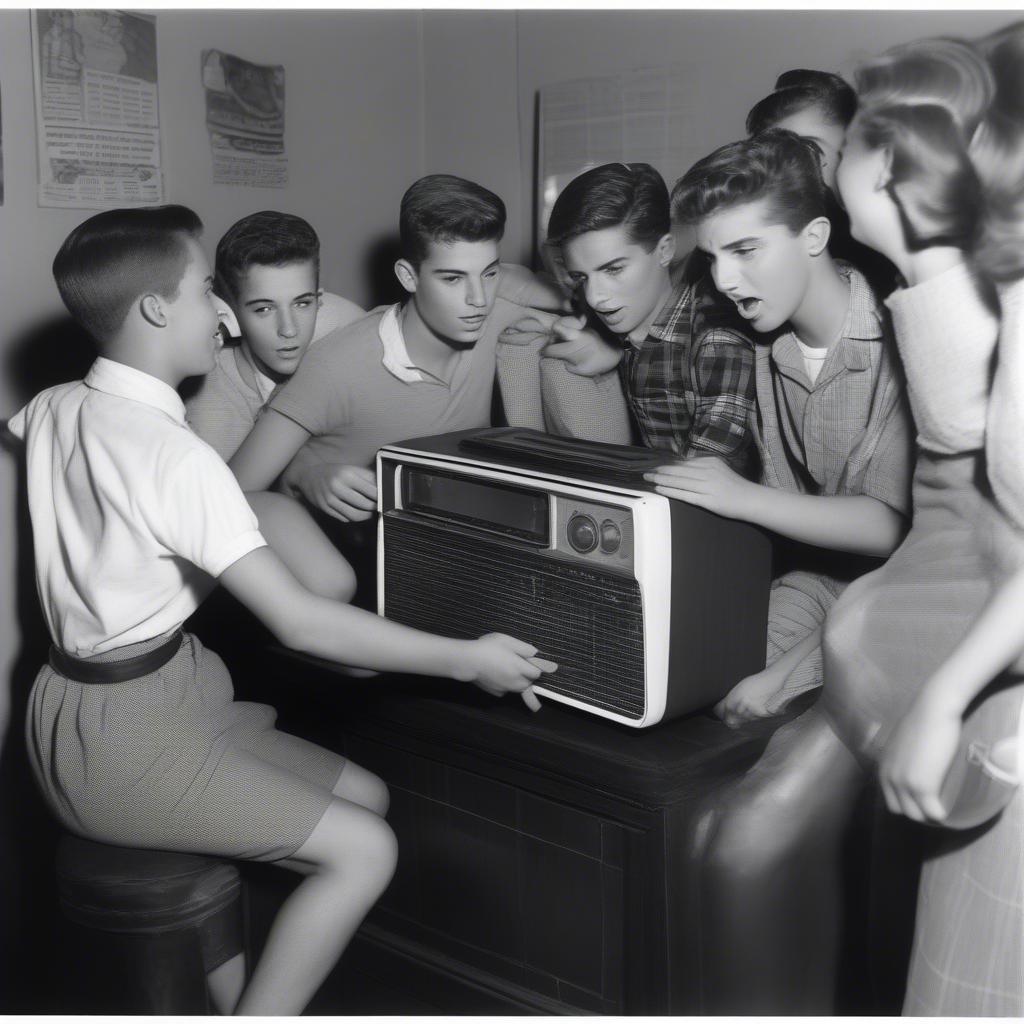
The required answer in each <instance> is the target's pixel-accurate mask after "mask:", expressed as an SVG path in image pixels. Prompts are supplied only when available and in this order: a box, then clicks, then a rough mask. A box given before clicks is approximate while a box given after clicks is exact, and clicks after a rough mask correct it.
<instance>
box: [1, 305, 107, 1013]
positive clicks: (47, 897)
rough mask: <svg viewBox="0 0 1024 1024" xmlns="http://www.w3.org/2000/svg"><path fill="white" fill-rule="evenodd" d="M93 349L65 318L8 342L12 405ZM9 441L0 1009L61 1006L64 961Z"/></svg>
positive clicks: (23, 518)
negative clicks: (33, 746) (10, 624)
mask: <svg viewBox="0 0 1024 1024" xmlns="http://www.w3.org/2000/svg"><path fill="white" fill-rule="evenodd" d="M95 356H96V349H95V345H94V343H93V341H92V339H91V338H90V337H89V336H88V335H87V334H86V333H85V332H84V331H83V330H82V329H81V328H80V327H78V326H77V324H75V323H74V321H73V320H72V319H71V318H70V317H68V316H61V317H54V318H51V319H49V320H47V321H45V322H43V323H41V324H39V325H37V326H36V327H34V328H32V329H30V330H29V331H27V332H26V333H25V334H24V335H22V336H21V337H20V338H18V339H16V340H15V342H14V343H13V344H12V345H11V347H10V349H9V350H8V355H7V358H6V362H5V366H4V371H5V373H6V379H7V380H8V381H9V382H10V389H11V392H12V395H13V398H14V402H15V405H14V407H15V408H16V409H17V408H21V406H23V405H24V404H25V403H26V402H27V401H28V400H29V399H30V398H32V396H33V395H35V394H37V393H38V392H40V391H42V390H44V389H45V388H48V387H52V386H53V385H55V384H62V383H64V382H66V381H69V380H77V379H80V378H81V377H83V376H84V375H85V373H86V371H87V370H88V368H89V365H90V364H91V363H92V361H93V359H94V358H95ZM3 446H4V448H5V449H7V450H9V451H10V453H11V455H12V456H13V457H14V458H15V459H16V460H17V462H18V502H17V515H16V520H15V559H14V565H13V566H12V568H13V570H14V573H15V614H16V616H17V620H18V627H19V630H20V634H21V643H20V648H19V650H18V652H17V654H16V656H15V658H14V662H13V667H12V669H11V676H10V688H11V693H10V708H11V718H10V728H9V730H8V734H7V736H6V737H4V738H3V746H2V751H0V877H2V878H3V879H4V889H3V897H2V901H3V902H2V911H3V912H2V914H0V919H2V922H3V923H2V925H0V965H2V966H0V1012H2V1013H12V1012H19V1011H20V1012H28V1013H57V1012H60V1011H61V1007H60V1006H59V1005H57V1003H56V1002H54V1000H57V1001H59V992H60V963H59V962H58V959H57V958H56V957H55V956H54V955H53V952H52V950H53V938H54V933H53V927H54V922H55V921H56V886H55V881H54V869H53V858H54V848H55V844H56V839H57V835H58V830H57V826H56V825H55V824H54V823H53V822H52V820H51V819H50V816H49V814H48V812H47V811H46V808H45V807H44V805H43V802H42V800H41V799H40V797H39V795H38V793H37V791H36V788H35V783H34V781H33V780H32V774H31V770H30V768H29V762H28V753H27V750H26V746H25V729H24V722H25V709H26V704H27V699H28V694H29V690H30V689H31V687H32V682H33V680H34V679H35V676H36V672H38V670H39V667H40V665H42V664H43V662H44V661H45V659H46V654H47V650H48V648H49V637H48V636H47V632H46V626H45V623H44V622H43V617H42V614H41V612H40V610H39V600H38V598H37V596H36V587H35V576H34V571H33V561H32V530H31V525H30V523H29V516H28V502H27V500H26V490H25V463H24V458H23V448H22V445H21V442H20V441H17V440H16V439H14V438H13V437H12V436H11V435H7V436H6V437H5V438H4V439H3ZM64 1009H65V1011H66V1009H67V1008H66V1007H65V1008H64Z"/></svg>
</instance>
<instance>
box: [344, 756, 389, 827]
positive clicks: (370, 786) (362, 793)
mask: <svg viewBox="0 0 1024 1024" xmlns="http://www.w3.org/2000/svg"><path fill="white" fill-rule="evenodd" d="M334 795H335V796H338V797H341V798H342V800H349V801H351V802H352V803H354V804H359V805H360V806H361V807H365V808H367V809H368V810H371V811H373V813H374V814H379V815H380V816H381V817H382V818H383V817H384V816H385V815H386V814H387V813H388V808H389V807H390V806H391V793H390V792H389V791H388V787H387V783H385V782H384V780H383V779H382V778H381V777H380V776H379V775H374V774H373V772H370V771H367V770H366V769H365V768H363V767H361V766H360V765H358V764H356V763H355V762H354V761H349V762H348V763H347V764H346V765H345V770H344V771H343V772H342V773H341V775H340V776H339V778H338V781H337V783H335V786H334Z"/></svg>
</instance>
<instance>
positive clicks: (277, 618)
mask: <svg viewBox="0 0 1024 1024" xmlns="http://www.w3.org/2000/svg"><path fill="white" fill-rule="evenodd" d="M200 230H201V224H200V221H199V218H198V217H196V215H195V214H194V213H192V211H191V210H187V209H185V208H184V207H180V206H169V207H161V208H156V209H140V210H111V211H108V212H105V213H101V214H97V215H96V216H94V217H92V218H90V219H89V220H87V221H85V222H84V223H83V224H81V225H79V227H77V228H76V229H75V230H74V231H73V232H72V233H71V235H70V236H69V237H68V239H67V240H66V241H65V243H64V245H63V246H62V247H61V250H60V252H59V253H58V255H57V258H56V260H55V262H54V276H55V278H56V280H57V285H58V288H59V290H60V293H61V297H62V298H63V299H64V302H65V304H66V305H67V306H68V308H69V310H70V311H71V312H72V314H73V315H74V316H75V318H76V319H77V320H78V321H79V322H80V323H81V324H82V326H83V327H85V328H86V330H88V331H89V333H90V334H91V335H92V336H93V337H94V338H95V340H96V342H97V344H98V347H99V350H100V358H98V359H97V360H96V362H95V363H94V364H93V366H92V368H91V369H90V371H89V374H88V376H87V377H86V378H85V380H83V381H74V382H72V383H69V384H62V385H60V386H59V387H55V388H50V389H49V390H47V391H44V392H42V393H41V394H40V395H37V396H36V397H35V398H34V399H33V400H32V401H31V402H30V403H29V404H28V405H27V406H26V407H25V408H24V409H22V410H21V411H20V412H19V413H18V414H17V415H15V416H14V417H13V418H12V419H11V421H10V424H9V425H10V428H11V430H12V431H13V433H14V434H15V435H16V436H18V437H23V438H24V439H25V442H26V447H27V468H28V473H27V478H28V500H29V510H30V513H31V517H32V535H33V545H34V551H35V569H36V580H37V589H38V592H39V596H40V601H41V604H42V606H43V613H44V615H45V618H46V623H47V627H48V629H49V631H50V634H51V637H52V639H53V643H54V647H53V648H52V649H51V652H50V659H49V664H48V665H44V666H43V667H42V668H41V669H40V670H39V673H38V675H37V676H36V680H35V683H34V685H33V688H32V692H31V694H30V696H29V710H28V722H27V736H28V748H29V755H30V758H31V761H32V767H33V769H34V773H35V777H36V781H37V782H38V784H39V787H40V789H41V791H42V793H43V795H44V797H45V799H46V802H47V804H48V805H49V807H50V809H51V811H52V812H53V814H54V815H55V817H56V818H57V819H58V820H59V821H60V822H61V823H62V824H63V825H64V827H66V828H68V829H69V830H70V831H72V832H74V833H76V834H78V835H82V836H85V837H87V838H90V839H94V840H97V841H99V842H105V843H113V844H116V845H122V846H139V847H145V848H154V849H164V850H180V851H186V852H192V853H206V854H214V855H217V856H223V857H232V858H241V859H249V860H260V861H273V862H275V863H277V864H279V865H280V866H282V867H284V868H286V869H288V870H290V871H294V872H296V873H297V874H298V875H300V876H301V881H300V883H299V884H298V886H297V887H296V888H295V890H294V891H293V892H292V894H291V895H290V896H289V897H288V899H287V900H286V901H285V903H284V905H283V906H282V908H281V910H280V912H279V913H278V915H277V917H276V919H275V920H274V923H273V926H272V928H271V931H270V934H269V937H268V939H267V942H266V945H265V948H264V950H263V953H262V955H261V956H260V959H259V962H258V963H257V964H256V966H255V969H254V970H253V972H252V975H251V977H250V979H249V980H248V983H246V981H245V978H246V971H245V965H244V962H243V954H241V953H239V954H237V955H236V956H234V957H231V958H230V959H228V960H226V961H224V962H215V961H211V962H209V963H207V964H206V965H205V967H206V969H207V971H208V972H209V973H208V979H209V984H210V989H211V992H212V995H213V999H214V1003H215V1005H216V1007H217V1009H218V1010H219V1011H220V1012H221V1013H232V1012H237V1013H244V1014H267V1015H274V1014H296V1013H299V1012H300V1011H301V1010H302V1009H303V1007H304V1006H305V1005H306V1003H307V1002H308V1001H309V999H310V997H311V996H312V995H313V993H314V992H315V991H316V989H317V987H318V986H319V985H320V983H321V982H322V981H323V979H324V978H325V977H326V975H327V973H328V972H329V971H330V969H331V967H332V966H333V965H334V963H335V961H336V960H337V959H338V957H339V956H340V954H341V952H342V950H343V949H344V948H345V945H346V944H347V942H348V940H349V939H350V938H351V936H352V934H353V933H354V932H355V930H356V928H357V927H358V925H359V923H360V921H361V920H362V918H363V916H364V915H365V914H366V912H367V911H368V910H369V909H370V907H371V906H372V905H373V903H374V902H375V901H376V899H377V897H378V896H379V895H380V893H381V892H382V891H383V890H384V888H385V887H386V886H387V884H388V882H389V880H390V877H391V873H392V872H393V870H394V866H395V840H394V836H393V834H392V832H391V830H390V829H389V828H388V826H387V824H386V823H385V821H384V819H383V815H384V813H385V812H386V810H387V806H388V792H387V788H386V787H385V785H384V784H383V783H382V782H381V780H380V779H379V778H377V777H376V776H375V775H373V774H371V773H370V772H368V771H366V770H365V769H362V768H360V767H359V766H358V765H356V764H353V763H352V762H349V761H346V760H345V759H344V758H342V757H339V756H338V755H337V754H334V753H332V752H331V751H328V750H324V749H322V748H320V747H318V746H315V745H314V744H312V743H309V742H307V741H305V740H303V739H301V738H299V737H295V736H290V735H288V734H286V733H282V732H279V731H278V730H277V729H275V728H274V721H275V717H276V715H275V713H274V710H273V708H270V707H268V706H267V705H264V704H252V703H245V702H236V701H235V700H234V699H233V691H232V686H231V680H230V678H229V676H228V673H227V670H226V668H225V666H224V663H223V662H222V661H221V660H220V659H219V658H218V657H217V655H216V654H214V653H213V652H212V651H210V650H208V649H207V648H205V647H204V646H203V644H201V643H200V642H199V641H198V640H197V639H196V638H195V637H194V636H191V635H189V634H187V633H183V632H182V629H181V626H182V623H183V621H184V620H185V619H186V618H187V617H188V616H189V615H190V614H191V613H192V612H193V611H194V610H195V608H196V607H197V605H198V604H199V603H200V602H201V601H202V600H203V598H204V597H205V596H206V595H207V594H208V593H209V591H210V590H211V589H212V588H213V587H214V586H215V584H216V582H220V583H223V584H224V586H225V587H226V588H227V589H228V590H229V591H230V592H231V593H232V594H233V595H234V596H235V597H237V598H238V600H240V601H241V602H242V603H243V604H244V605H245V606H246V607H247V608H249V610H250V611H252V612H253V613H254V614H255V615H256V616H257V617H258V618H260V619H261V620H262V621H263V622H264V623H265V624H266V625H267V626H268V627H269V628H270V629H271V631H272V632H273V633H274V634H275V635H276V636H277V637H278V639H279V640H280V641H281V642H282V643H285V644H288V645H289V646H292V647H295V648H297V649H299V650H302V651H305V652H307V653H309V654H314V655H317V656H319V657H323V658H330V659H333V660H337V661H341V662H344V663H346V664H348V665H356V666H362V667H365V668H374V669H385V670H395V671H401V672H421V673H428V674H433V675H449V676H452V677H454V678H460V679H464V680H467V681H472V682H475V683H476V684H477V685H478V686H480V687H482V688H484V689H486V690H488V691H490V692H492V693H501V692H505V691H508V690H517V691H523V692H524V694H525V695H526V696H527V697H528V698H531V699H532V700H534V701H535V698H533V695H532V694H531V693H530V692H529V686H530V683H531V681H532V680H533V679H536V678H537V677H538V676H539V674H540V671H541V670H550V669H553V668H554V666H553V665H550V664H549V663H547V662H543V661H541V660H540V659H537V658H535V657H533V654H534V653H535V652H534V650H533V648H531V647H530V646H529V645H527V644H524V643H521V642H520V641H517V640H513V639H512V638H511V637H502V636H498V635H492V636H489V637H483V638H481V639H480V640H474V641H469V642H464V641H457V640H450V639H447V638H444V637H438V636H431V635H430V634H427V633H421V632H419V631H417V630H413V629H407V628H406V627H404V626H400V625H398V624H397V623H394V622H389V621H388V620H387V619H384V618H380V617H378V616H376V615H373V614H370V613H368V612H364V611H361V610H359V609H357V608H352V607H350V606H348V605H345V604H343V603H340V602H337V601H332V600H328V599H326V598H323V597H318V596H316V595H314V594H313V593H311V592H310V591H309V590H307V589H306V588H305V587H304V586H303V585H302V584H301V583H300V582H299V581H298V580H296V578H295V576H293V575H292V574H291V573H290V572H289V571H288V569H287V567H286V566H285V564H284V563H283V562H282V561H281V559H280V558H279V557H278V556H277V554H276V553H275V552H274V551H273V550H272V549H271V548H270V547H268V546H267V544H266V541H265V540H264V537H263V536H262V534H261V532H260V529H259V527H258V524H257V520H256V516H255V515H254V514H253V511H252V509H251V508H250V507H249V505H248V504H247V503H246V500H245V496H244V495H243V494H242V491H241V490H240V488H239V487H238V484H237V482H236V481H235V479H234V477H233V476H232V475H231V473H230V472H229V470H228V468H227V466H225V464H224V462H223V461H222V460H221V459H220V458H219V456H218V455H217V454H216V452H214V450H213V449H212V448H211V447H210V446H209V445H207V444H206V443H205V442H204V441H202V440H201V439H200V438H198V437H197V436H196V435H195V434H194V433H193V432H192V431H191V430H190V429H189V428H188V427H187V425H186V423H185V408H184V405H183V404H182V401H181V398H180V396H179V395H178V392H177V390H176V389H177V387H178V385H180V384H181V382H182V380H184V379H185V378H187V377H191V376H194V375H198V374H203V373H208V372H209V371H210V370H211V369H212V367H213V365H214V359H215V355H216V351H217V348H218V346H219V342H220V335H219V331H218V322H217V308H216V306H215V304H214V301H213V299H212V297H211V290H212V288H211V286H212V275H211V274H210V270H209V265H208V263H207V261H206V257H205V255H204V254H203V251H202V248H201V247H200V245H199V241H198V236H199V233H200ZM110 684H114V685H110Z"/></svg>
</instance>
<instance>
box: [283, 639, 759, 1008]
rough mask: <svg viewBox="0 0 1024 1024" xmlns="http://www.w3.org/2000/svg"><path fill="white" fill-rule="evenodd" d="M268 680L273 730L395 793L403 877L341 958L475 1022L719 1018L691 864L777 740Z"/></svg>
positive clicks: (323, 682) (505, 703) (701, 722)
mask: <svg viewBox="0 0 1024 1024" xmlns="http://www.w3.org/2000/svg"><path fill="white" fill-rule="evenodd" d="M264 669H265V672H266V673H267V674H266V675H265V679H266V681H267V683H268V684H269V685H271V686H273V692H274V694H275V702H276V703H277V704H278V705H279V707H280V708H281V713H282V714H281V725H282V727H284V728H291V729H293V730H294V731H297V732H302V733H303V734H304V735H308V736H310V737H311V738H314V739H317V740H318V741H319V742H322V743H324V744H325V745H328V746H332V747H333V748H334V749H338V750H340V751H341V752H343V753H344V754H346V755H347V756H349V757H351V758H352V760H354V761H356V762H357V763H359V764H361V765H363V766H364V767H366V768H368V769H370V770H372V771H374V772H376V773H378V774H379V775H380V776H381V777H382V778H383V779H385V780H386V781H387V783H388V785H389V787H390V790H391V797H392V803H391V810H390V813H389V815H388V820H389V821H390V823H391V825H392V827H393V828H394V830H395V833H396V834H397V836H398V840H399V849H400V854H399V866H398V871H397V874H396V876H395V879H394V881H393V883H392V885H391V887H390V888H389V890H388V891H387V893H386V894H385V895H384V897H383V898H382V900H381V901H380V903H379V904H378V906H377V907H376V908H375V909H374V911H373V912H372V913H371V915H370V917H369V918H368V920H367V922H366V924H365V925H364V926H363V929H362V930H361V932H360V936H359V941H358V943H357V946H358V948H357V949H355V950H353V951H352V952H350V954H346V957H347V958H349V957H354V958H355V959H357V960H359V961H360V962H361V963H363V964H366V965H368V967H367V969H368V970H371V971H372V972H374V974H375V976H376V977H377V978H378V979H380V980H383V981H385V982H386V983H388V984H393V985H395V986H406V987H407V988H410V989H416V990H417V991H420V992H424V991H427V992H428V994H429V990H430V988H431V987H432V986H434V987H435V988H436V990H437V991H438V992H442V993H443V992H444V991H446V990H447V991H448V992H450V993H452V992H455V991H456V990H459V989H461V993H460V994H459V996H458V1000H457V1002H458V1006H459V1007H460V1008H462V1009H465V1010H466V1011H468V1012H480V1013H486V1012H516V1011H517V1010H518V1011H526V1012H547V1011H552V1012H568V1013H575V1012H598V1013H604V1014H622V1013H629V1014H635V1013H645V1014H659V1013H674V1014H693V1013H705V1012H714V1009H713V1007H708V1006H705V1005H704V1001H703V997H702V992H701V983H700V972H701V949H700V925H699V916H700V907H699V895H700V894H699V889H700V884H699V864H696V865H695V864H694V863H691V861H692V859H693V857H694V856H698V857H699V852H697V853H695V851H699V837H700V828H701V824H702V819H703V813H704V809H705V808H706V806H707V803H708V800H709V799H713V794H714V791H715V789H716V787H718V786H720V785H722V784H723V782H725V781H727V780H729V779H731V778H734V777H735V776H736V775H737V774H738V773H740V772H741V771H743V770H744V769H745V767H746V766H747V765H749V764H750V763H751V762H752V761H753V760H754V759H755V758H756V756H757V755H758V753H759V752H760V750H761V749H762V747H763V745H764V743H765V741H766V739H767V736H768V735H769V734H770V732H771V730H772V728H774V726H775V725H776V724H777V723H770V724H768V725H764V726H758V727H754V728H751V729H748V730H746V731H744V732H732V731H730V730H728V729H726V728H725V727H724V726H723V725H721V723H719V722H718V721H716V720H715V719H713V718H711V717H710V716H708V715H697V716H692V717H689V718H686V719H683V720H678V721H675V722H670V723H668V724H665V725H662V726H658V727H655V728H653V729H649V730H645V731H636V730H630V729H628V728H626V727H621V726H617V725H614V724H611V723H608V722H606V721H604V720H602V719H598V718H595V717H591V716H588V715H586V714H584V713H577V712H574V711H572V710H569V709H565V708H562V707H560V706H559V705H557V704H554V703H547V704H545V706H544V708H543V709H542V710H541V711H540V712H539V713H537V714H532V713H531V712H530V711H528V710H527V709H526V708H525V706H524V705H523V704H522V703H521V702H519V701H518V700H515V699H513V698H506V699H504V700H500V701H498V700H493V699H491V698H488V697H486V696H485V695H483V694H480V693H478V692H477V691H475V690H473V689H471V688H470V687H467V686H465V685H459V684H455V683H443V682H432V681H423V680H414V679H390V678H389V679H384V678H381V679H377V680H373V681H369V682H363V683H354V682H353V681H351V680H349V679H346V678H343V677H341V676H339V675H337V674H336V673H334V672H333V671H331V669H330V668H329V667H325V666H323V665H320V664H317V663H312V662H308V661H304V660H300V659H298V658H297V657H296V656H294V655H291V654H287V653H283V652H275V653H273V654H272V655H271V656H270V657H269V658H268V660H267V662H266V663H265V664H264ZM275 681H276V682H275ZM474 994H475V995H474ZM438 998H439V999H441V1000H442V1001H444V1000H445V999H446V998H447V997H445V996H443V995H441V996H439V997H438ZM452 998H454V996H453V997H452ZM449 1008H451V1007H448V1006H443V1007H442V1009H449Z"/></svg>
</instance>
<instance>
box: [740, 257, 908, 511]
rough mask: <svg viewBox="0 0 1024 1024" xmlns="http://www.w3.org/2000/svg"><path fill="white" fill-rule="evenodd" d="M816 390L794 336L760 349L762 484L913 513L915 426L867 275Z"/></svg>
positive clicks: (855, 277) (843, 268)
mask: <svg viewBox="0 0 1024 1024" xmlns="http://www.w3.org/2000/svg"><path fill="white" fill-rule="evenodd" d="M837 266H838V267H839V270H840V273H841V274H842V275H843V277H844V278H846V280H847V282H848V283H849V286H850V292H849V295H850V297H849V304H848V306H847V311H846V319H845V321H844V324H843V328H842V331H841V332H840V336H839V339H838V340H837V341H836V342H835V343H834V344H833V345H832V346H830V348H829V350H828V355H827V357H826V358H825V361H824V363H823V364H822V368H821V371H820V373H819V374H818V377H817V379H816V380H813V381H812V380H811V378H810V376H809V375H808V373H807V370H806V367H805V366H804V357H803V354H802V352H801V351H800V346H799V345H798V344H797V340H796V335H795V334H794V333H793V332H792V331H785V332H783V333H782V334H780V335H779V336H778V337H777V338H776V340H775V341H774V342H773V343H772V344H771V345H767V344H760V345H758V346H757V348H756V357H757V413H756V415H755V417H754V437H755V440H756V442H757V448H758V453H759V455H760V456H761V481H762V483H765V484H767V485H768V486H770V487H779V488H783V489H785V490H789V491H795V492H797V493H802V494H821V495H828V496H832V495H839V494H843V495H855V494H865V495H868V496H869V497H873V498H877V499H878V500H879V501H883V502H885V504H886V505H889V506H890V507H891V508H894V509H895V510H896V511H897V512H901V513H904V514H908V513H909V510H910V484H911V477H912V475H913V466H914V444H913V424H912V421H911V418H910V410H909V407H908V403H907V400H906V391H905V388H904V382H903V374H902V371H901V369H900V364H899V358H898V356H897V353H896V348H895V343H894V341H893V338H892V334H891V331H890V330H889V329H888V327H887V325H886V322H885V320H884V317H883V315H882V311H881V307H880V305H879V303H878V300H877V299H876V298H875V295H874V293H873V292H872V291H871V287H870V286H869V285H868V283H867V281H866V280H865V278H864V276H863V274H861V273H860V272H859V271H858V270H856V269H855V268H853V267H851V266H849V265H848V264H843V263H837Z"/></svg>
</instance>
